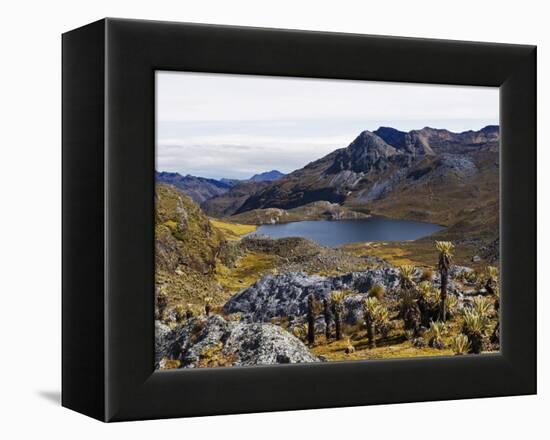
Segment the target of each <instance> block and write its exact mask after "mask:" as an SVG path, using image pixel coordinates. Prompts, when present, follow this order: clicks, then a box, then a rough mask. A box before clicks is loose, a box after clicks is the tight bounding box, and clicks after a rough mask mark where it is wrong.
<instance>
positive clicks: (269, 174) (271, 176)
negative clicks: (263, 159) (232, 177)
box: [249, 170, 284, 182]
mask: <svg viewBox="0 0 550 440" xmlns="http://www.w3.org/2000/svg"><path fill="white" fill-rule="evenodd" d="M283 176H284V174H283V173H281V172H280V171H277V170H271V171H266V172H264V173H260V174H254V175H253V176H252V177H251V178H250V179H249V180H251V181H252V182H266V181H269V182H273V181H274V180H278V179H280V178H281V177H283Z"/></svg>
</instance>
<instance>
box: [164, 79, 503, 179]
mask: <svg viewBox="0 0 550 440" xmlns="http://www.w3.org/2000/svg"><path fill="white" fill-rule="evenodd" d="M156 84H157V107H156V110H157V170H159V171H177V172H179V173H181V174H183V175H185V174H192V175H195V176H202V177H211V178H216V179H219V178H222V177H228V178H239V179H242V178H249V177H250V176H252V175H253V174H255V173H259V172H263V171H268V170H272V169H277V170H279V171H282V172H284V173H288V172H291V171H293V170H295V169H298V168H301V167H303V166H304V165H306V164H307V163H309V162H311V161H313V160H316V159H318V158H320V157H322V156H324V155H326V154H328V153H330V152H331V151H334V150H335V149H337V148H342V147H346V146H347V145H349V144H350V143H351V141H353V139H354V138H355V137H356V136H357V135H358V134H359V133H360V132H361V131H363V130H376V129H377V128H378V127H380V126H388V127H394V128H397V129H399V130H403V131H409V130H413V129H420V128H423V127H426V126H428V127H433V128H446V129H448V130H451V131H455V132H460V131H465V130H479V129H480V128H482V127H484V126H486V125H489V124H498V107H499V105H498V88H488V87H463V86H460V87H456V86H436V85H416V84H397V83H383V82H366V81H347V80H319V79H298V78H282V77H262V76H251V75H227V74H202V73H200V74H194V73H184V72H181V73H180V72H177V73H175V72H157V74H156Z"/></svg>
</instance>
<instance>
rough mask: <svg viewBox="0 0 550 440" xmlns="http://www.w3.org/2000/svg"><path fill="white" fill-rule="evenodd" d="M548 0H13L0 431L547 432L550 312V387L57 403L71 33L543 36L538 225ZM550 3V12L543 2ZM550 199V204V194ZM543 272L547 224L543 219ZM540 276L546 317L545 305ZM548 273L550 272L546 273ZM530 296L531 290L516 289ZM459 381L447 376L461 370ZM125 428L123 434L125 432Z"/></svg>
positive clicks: (1, 227)
mask: <svg viewBox="0 0 550 440" xmlns="http://www.w3.org/2000/svg"><path fill="white" fill-rule="evenodd" d="M544 5H545V2H542V1H528V0H524V1H522V2H517V1H514V2H505V1H504V0H500V1H479V0H478V1H466V0H462V1H461V2H444V1H441V0H439V1H421V0H414V1H411V0H404V1H399V2H397V1H389V0H386V1H376V2H368V1H366V0H363V1H358V2H350V1H345V0H339V1H337V2H334V1H331V2H322V1H320V0H317V1H312V2H306V1H297V0H294V1H284V0H276V1H275V0H265V1H261V0H254V1H244V0H243V1H240V0H225V1H209V0H202V1H198V0H193V1H188V2H187V1H184V0H179V1H173V2H170V1H163V0H149V1H138V0H127V1H114V0H107V1H103V0H94V1H91V0H88V1H75V0H72V1H55V0H48V1H34V2H28V1H18V2H8V1H5V2H2V5H1V6H0V16H1V17H2V24H1V26H0V32H1V38H0V44H1V51H0V60H1V63H2V67H1V69H0V75H1V76H2V78H1V81H0V87H1V94H0V106H1V107H0V108H1V111H2V115H1V118H0V121H1V122H0V124H1V131H0V133H1V138H0V139H1V141H0V142H1V144H0V145H1V148H2V155H1V166H2V168H1V172H0V183H1V184H0V191H1V201H2V204H1V206H2V208H1V209H2V211H1V214H2V215H0V234H1V240H0V256H1V260H2V261H1V262H0V276H1V277H0V295H1V297H0V298H1V308H0V338H1V339H0V341H1V345H0V347H1V350H0V357H1V360H0V405H1V408H0V437H2V438H6V439H12V438H33V437H34V436H36V437H40V438H54V436H55V438H79V439H80V438H82V439H88V438H94V439H96V438H99V437H101V438H124V437H127V438H133V439H138V438H139V439H142V438H143V439H149V440H151V439H157V438H186V439H192V438H197V437H199V438H216V437H218V438H223V439H228V438H239V439H244V438H254V439H259V438H262V439H263V438H267V439H278V440H280V439H294V438H304V439H311V438H316V439H325V438H326V439H328V438H330V439H343V438H383V439H386V438H407V439H413V438H430V437H438V438H444V439H455V438H456V439H458V438H460V439H462V440H463V439H464V438H482V437H490V438H495V437H497V436H499V435H506V436H511V437H516V438H525V439H527V438H542V437H543V433H545V434H546V435H548V431H549V428H548V423H549V420H548V409H546V411H544V406H545V404H546V405H548V403H549V399H548V393H549V391H550V390H549V381H548V375H547V374H544V373H545V372H546V371H544V370H545V369H546V370H547V369H548V360H549V350H548V348H547V347H544V345H545V344H546V345H548V321H549V320H548V319H546V320H545V322H542V319H539V321H538V322H539V337H538V345H539V395H538V396H528V397H513V398H499V399H478V400H465V401H455V402H433V403H418V404H404V405H384V406H372V407H364V408H343V409H331V410H316V411H300V412H286V413H270V414H254V415H239V416H224V417H206V418H196V419H188V420H184V419H180V420H178V419H175V420H166V421H146V422H133V423H119V424H110V425H106V424H101V423H99V422H96V421H93V420H91V419H88V418H86V417H84V416H82V415H79V414H76V413H74V412H71V411H69V410H66V409H63V408H61V407H60V406H59V402H58V400H59V390H60V364H61V353H60V337H61V334H60V327H61V326H60V320H61V316H60V307H61V300H60V296H61V281H60V280H61V245H60V242H61V229H60V224H61V198H60V194H61V177H60V173H61V167H60V164H61V155H60V151H61V148H60V145H61V57H60V55H61V39H60V34H61V33H62V32H64V31H67V30H70V29H72V28H75V27H78V26H80V25H83V24H85V23H88V22H91V21H94V20H97V19H99V18H102V17H104V16H112V17H128V18H147V19H158V20H172V21H191V22H203V23H222V24H239V25H250V26H267V27H284V28H294V29H311V30H323V31H341V32H356V33H368V34H384V35H403V36H414V37H433V38H449V39H465V40H478V41H497V42H509V43H527V44H537V45H538V46H539V49H538V59H539V73H538V77H539V79H540V80H539V84H538V86H539V113H538V115H539V116H538V123H539V145H540V146H541V148H540V149H539V158H538V161H539V170H540V172H539V191H538V194H539V225H544V224H545V223H546V224H547V223H548V220H549V219H548V211H547V209H546V208H547V202H548V199H547V197H545V196H546V195H547V194H548V191H549V190H550V181H549V178H550V176H549V175H548V172H546V173H543V172H544V171H545V168H546V167H545V168H542V167H543V166H544V164H548V163H549V162H550V160H549V159H550V157H549V156H550V155H549V152H548V151H549V149H548V148H547V147H548V145H547V142H546V141H547V138H548V137H547V136H545V133H546V131H547V124H545V122H546V123H547V122H548V120H550V114H549V111H548V91H549V86H548V80H547V78H548V76H549V75H550V70H549V68H548V67H549V66H548V64H549V59H548V56H547V48H548V44H549V38H548V37H549V32H548V12H547V11H544ZM545 12H546V13H545ZM545 202H546V203H545ZM538 237H539V249H541V251H542V252H539V269H540V268H542V269H543V270H548V269H545V268H544V267H543V264H544V263H547V259H545V257H546V255H545V253H543V252H544V250H545V247H548V246H549V245H550V243H549V241H548V229H547V228H542V227H539V231H538ZM543 270H541V271H540V272H542V273H541V274H540V276H539V281H540V283H539V286H540V288H539V290H540V292H541V294H540V295H539V316H541V315H542V313H541V312H540V311H543V310H548V305H549V303H548V300H547V299H546V298H545V296H546V295H545V289H546V288H547V287H548V282H545V281H546V279H547V277H545V273H544V272H543ZM545 278H546V279H545ZM517 294H518V295H521V294H522V292H517ZM452 380H453V379H452V378H449V381H452ZM121 436H123V437H121Z"/></svg>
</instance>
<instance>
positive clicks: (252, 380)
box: [62, 19, 536, 421]
mask: <svg viewBox="0 0 550 440" xmlns="http://www.w3.org/2000/svg"><path fill="white" fill-rule="evenodd" d="M62 50H63V66H62V68H63V166H62V170H63V216H62V218H63V276H62V279H63V301H62V304H63V306H62V307H63V343H62V347H63V362H62V365H63V373H62V382H63V388H62V404H63V406H66V407H68V408H71V409H73V410H76V411H79V412H82V413H84V414H87V415H89V416H91V417H95V418H97V419H99V420H103V421H121V420H135V419H145V418H165V417H182V416H201V415H209V414H229V413H243V412H258V411H276V410H290V409H305V408H324V407H338V406H352V405H368V404H377V403H396V402H413V401H426V400H446V399H465V398H474V397H490V396H508V395H519V394H533V393H536V47H535V46H525V45H510V44H493V43H475V42H461V41H445V40H427V39H414V38H401V37H382V36H366V35H354V34H337V33H323V32H304V31H294V30H278V29H257V28H245V27H231V26H217V25H216V26H214V25H201V24H182V23H169V22H153V21H138V20H122V19H104V20H100V21H98V22H95V23H92V24H90V25H87V26H84V27H82V28H79V29H76V30H73V31H71V32H68V33H66V34H64V35H63V38H62ZM157 69H158V70H173V71H192V72H213V73H216V72H217V73H233V74H254V75H274V76H292V77H312V78H339V79H354V80H376V81H392V82H395V81H398V82H409V83H432V84H450V85H453V84H455V85H456V84H460V85H472V86H498V87H500V106H501V107H500V125H501V137H502V141H501V200H500V202H501V232H500V234H501V240H500V241H501V274H502V275H501V283H502V285H501V289H502V293H501V298H502V299H501V302H502V306H501V335H502V344H501V351H500V353H498V354H490V355H477V356H475V355H474V356H456V357H438V358H421V359H400V360H377V361H354V362H335V363H323V364H298V365H280V366H258V367H234V368H220V369H197V370H178V371H167V372H158V371H155V370H154V362H153V359H154V323H153V319H154V313H153V309H154V164H155V153H154V143H155V118H154V112H155V110H154V108H155V85H154V73H155V70H157Z"/></svg>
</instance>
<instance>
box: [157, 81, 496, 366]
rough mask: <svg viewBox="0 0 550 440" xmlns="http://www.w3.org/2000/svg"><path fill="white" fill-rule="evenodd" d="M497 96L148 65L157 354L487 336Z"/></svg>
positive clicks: (255, 359) (367, 346) (491, 314)
mask: <svg viewBox="0 0 550 440" xmlns="http://www.w3.org/2000/svg"><path fill="white" fill-rule="evenodd" d="M498 109H499V101H498V88H493V87H466V86H446V85H429V84H402V83H389V82H369V81H350V80H329V79H326V80H325V79H323V80H321V79H308V78H287V77H269V76H253V75H229V74H206V73H188V72H163V71H157V72H156V145H155V148H156V170H155V250H154V251H155V292H154V295H155V312H154V313H155V359H154V363H155V368H156V369H160V370H170V369H187V368H216V367H239V366H240V367H248V366H256V365H277V364H296V363H323V362H342V361H371V360H372V361H376V360H377V359H402V358H412V357H430V356H471V355H484V354H487V353H494V352H498V351H499V349H500V332H499V329H500V325H499V322H500V321H499V309H500V294H499V292H500V290H499V286H500V282H499V279H500V273H499V229H500V228H499V218H500V217H499V186H500V179H499V175H500V167H499V155H500V149H499V144H500V128H499V113H498Z"/></svg>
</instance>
